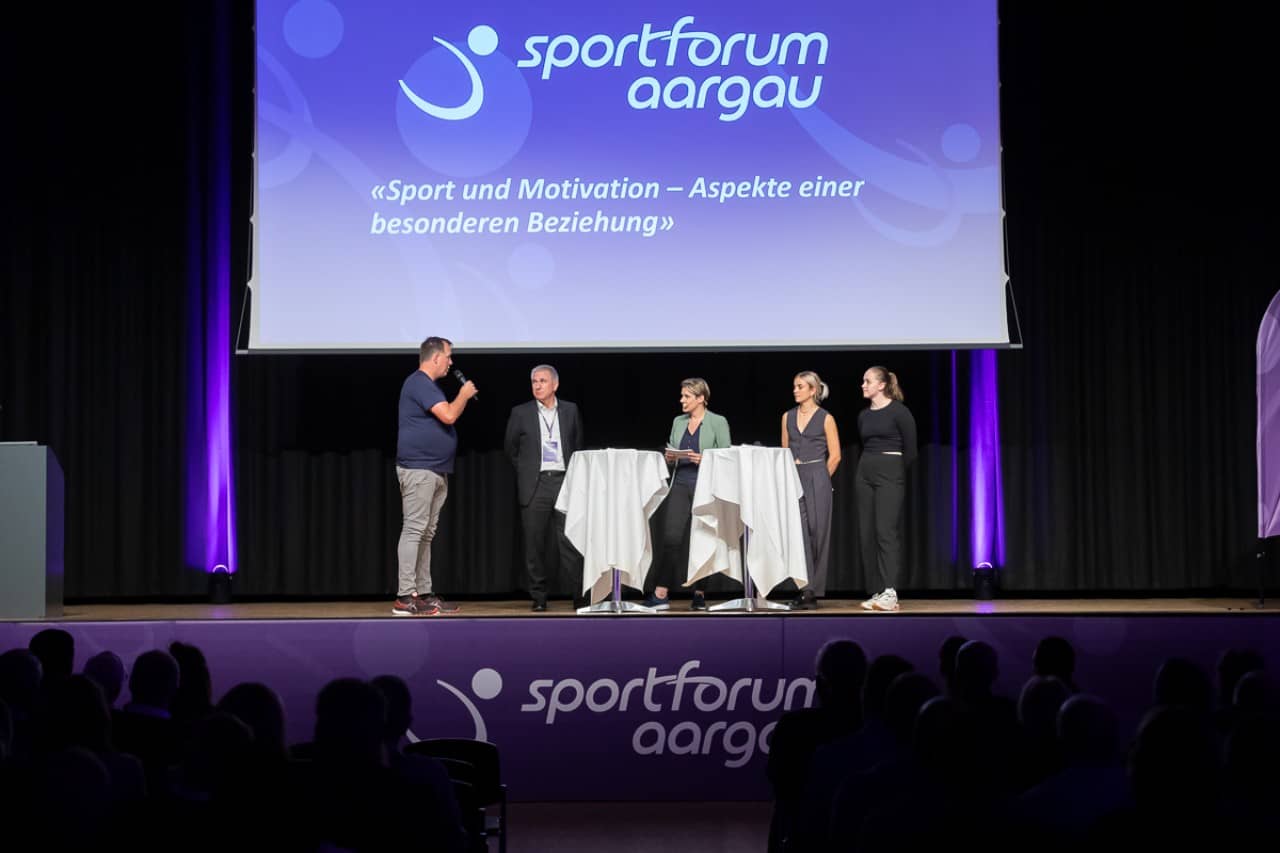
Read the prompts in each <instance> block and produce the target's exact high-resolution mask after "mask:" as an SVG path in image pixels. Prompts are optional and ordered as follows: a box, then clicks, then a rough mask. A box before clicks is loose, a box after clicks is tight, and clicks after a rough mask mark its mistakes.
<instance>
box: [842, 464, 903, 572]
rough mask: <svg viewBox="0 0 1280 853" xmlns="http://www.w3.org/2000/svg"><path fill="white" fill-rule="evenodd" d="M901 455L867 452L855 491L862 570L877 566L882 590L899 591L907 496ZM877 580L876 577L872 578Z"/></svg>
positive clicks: (859, 467)
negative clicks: (904, 507) (903, 514)
mask: <svg viewBox="0 0 1280 853" xmlns="http://www.w3.org/2000/svg"><path fill="white" fill-rule="evenodd" d="M904 470H905V466H904V465H903V462H902V457H901V456H895V455H893V454H891V453H864V454H862V457H861V458H860V459H858V472H857V476H856V477H855V479H854V489H855V494H856V495H857V502H858V545H859V548H860V549H861V551H862V566H863V570H864V571H865V572H867V574H868V575H871V569H872V567H873V566H874V567H875V568H876V569H877V570H878V572H879V575H880V584H881V587H882V589H897V588H898V576H899V574H900V573H901V571H902V534H901V532H900V528H901V524H902V498H903V495H904V494H905V493H906V487H905V486H906V476H905V473H904ZM873 577H874V576H873Z"/></svg>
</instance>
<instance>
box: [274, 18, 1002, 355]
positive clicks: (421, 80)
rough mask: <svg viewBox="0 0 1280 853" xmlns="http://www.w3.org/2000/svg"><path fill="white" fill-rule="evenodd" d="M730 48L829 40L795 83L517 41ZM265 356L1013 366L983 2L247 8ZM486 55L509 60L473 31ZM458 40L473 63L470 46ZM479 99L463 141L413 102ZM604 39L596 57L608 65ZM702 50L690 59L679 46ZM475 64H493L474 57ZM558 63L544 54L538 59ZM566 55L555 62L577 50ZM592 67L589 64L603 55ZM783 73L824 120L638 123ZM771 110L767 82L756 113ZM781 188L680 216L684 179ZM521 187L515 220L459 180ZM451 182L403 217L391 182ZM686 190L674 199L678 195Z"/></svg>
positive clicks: (991, 40)
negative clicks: (465, 192)
mask: <svg viewBox="0 0 1280 853" xmlns="http://www.w3.org/2000/svg"><path fill="white" fill-rule="evenodd" d="M685 16H692V17H693V20H692V21H691V22H687V23H686V24H685V26H684V27H683V28H682V30H683V32H684V33H686V34H691V33H697V32H709V33H712V34H714V35H715V36H716V37H717V38H718V39H719V40H721V41H724V40H726V39H728V38H729V36H730V35H731V34H733V33H747V34H752V33H754V34H757V42H756V43H757V45H758V48H757V52H763V51H764V50H766V49H767V46H768V44H769V39H770V37H771V36H773V34H775V33H777V34H780V35H781V37H782V38H784V39H785V37H786V36H787V35H788V34H791V33H799V34H811V33H823V34H825V36H826V39H827V51H826V56H825V61H824V62H821V63H819V62H818V61H817V60H818V52H817V48H816V45H811V49H810V51H809V54H808V55H807V57H806V60H807V61H805V62H804V63H797V62H796V59H797V51H796V50H795V49H794V47H795V46H794V45H793V46H792V50H791V51H790V53H789V54H788V60H789V61H788V62H787V63H786V64H782V65H778V64H772V65H770V66H767V67H757V66H754V65H751V64H749V63H747V62H746V61H744V60H743V59H742V54H743V45H742V44H741V43H740V44H739V45H738V46H737V48H736V49H735V52H734V53H733V54H732V58H731V61H730V63H729V64H728V65H727V66H722V65H720V64H719V63H717V64H714V65H711V66H708V67H698V66H696V65H694V64H692V63H691V62H690V61H689V58H688V55H689V51H690V50H691V49H693V50H694V51H695V52H698V51H709V50H710V49H711V42H710V41H706V40H699V39H697V38H696V37H690V38H686V39H685V40H683V41H677V53H676V59H675V62H674V64H673V65H671V66H670V67H668V66H667V65H666V62H665V60H666V57H667V50H668V47H669V45H670V41H664V40H654V41H653V42H652V43H651V46H650V54H651V55H652V56H656V57H659V59H660V60H661V61H659V62H658V64H657V65H656V66H655V67H645V66H643V65H641V64H640V63H639V62H638V61H637V50H636V47H635V45H634V44H633V45H632V46H631V47H630V49H629V52H628V53H627V54H625V57H626V58H625V61H624V62H623V64H622V65H621V66H620V67H615V66H614V65H613V64H608V65H605V66H603V67H598V68H592V67H587V66H586V65H584V64H583V63H582V62H581V61H578V62H575V63H574V64H573V65H571V66H569V67H564V68H555V69H552V70H551V73H550V76H549V79H543V69H542V67H541V66H538V67H528V68H521V67H518V65H517V63H518V62H519V61H520V60H522V59H524V58H525V57H526V56H527V55H528V52H527V50H526V39H528V38H529V37H530V36H535V35H546V36H549V37H550V38H552V39H554V38H555V37H556V36H560V35H571V36H573V37H575V38H576V40H577V42H578V43H579V44H581V43H585V42H587V41H588V39H589V38H590V37H591V36H593V35H596V34H603V35H606V36H608V37H609V38H610V39H611V40H612V42H613V43H615V44H616V43H618V42H619V41H620V40H622V39H623V37H624V36H626V35H627V34H633V33H640V32H641V31H642V28H643V27H644V26H645V25H646V24H649V25H650V26H651V29H652V30H653V31H655V32H658V31H669V30H672V28H673V26H675V25H676V22H677V21H678V20H679V19H681V18H683V17H685ZM257 27H258V29H257V35H258V56H257V63H258V67H257V151H256V182H257V183H256V187H255V211H254V215H255V222H254V225H255V228H254V252H253V257H254V271H253V280H252V287H253V294H254V297H253V318H252V329H251V337H250V347H251V348H255V349H404V348H410V347H414V346H416V345H417V344H418V342H420V341H421V339H422V338H423V337H424V336H426V335H428V334H438V335H444V336H447V337H449V338H452V339H453V340H454V341H455V343H456V344H457V345H458V346H466V347H469V348H490V349H504V348H518V349H535V348H541V347H547V348H556V347H559V348H571V347H602V348H626V347H677V348H685V347H690V348H697V347H727V346H761V345H763V346H831V347H839V346H877V345H879V346H892V345H904V344H910V345H920V344H926V345H927V344H959V345H979V344H1000V343H1007V342H1008V340H1009V338H1008V329H1007V325H1006V318H1005V297H1004V284H1005V269H1004V240H1003V227H1002V222H1001V218H1002V210H1001V191H1000V181H1001V178H1000V137H999V113H998V73H997V52H996V29H997V19H996V0H934V2H925V0H878V2H872V1H871V0H821V2H803V0H800V1H799V2H787V3H776V4H775V3H759V4H754V3H753V4H742V3H740V2H731V0H704V1H703V2H688V0H686V2H662V0H659V2H651V3H645V4H642V5H630V4H619V5H618V6H613V5H612V4H600V3H598V2H588V0H563V2H547V3H538V4H516V3H513V2H505V3H489V2H475V3H467V4H444V3H432V2H425V3H424V2H421V0H415V2H401V0H381V2H378V3H371V4H365V3H355V2H337V0H334V2H326V0H295V1H294V2H291V1H290V0H259V2H258V23H257ZM483 27H489V28H491V29H492V32H493V33H496V36H497V43H496V49H492V50H490V48H493V47H494V46H493V45H492V44H486V43H485V39H484V38H483V37H481V38H479V39H478V40H477V39H475V35H476V34H477V33H478V34H480V35H481V36H483V34H484V32H486V31H484V30H483V29H477V28H483ZM469 37H471V40H470V41H469ZM437 39H441V40H444V41H447V42H448V43H449V44H450V45H452V46H454V48H456V49H457V50H458V51H459V52H461V53H462V54H463V56H464V57H465V58H466V59H467V60H468V61H469V62H470V63H472V64H473V66H474V68H475V71H476V74H477V75H478V77H479V79H480V80H481V81H482V86H483V98H482V102H481V104H480V107H479V109H478V110H477V111H476V112H475V114H474V115H472V116H470V117H468V118H465V119H461V120H449V119H442V118H436V117H433V116H431V115H428V114H427V113H426V112H423V111H422V110H420V109H419V108H418V107H416V106H415V105H414V104H413V102H412V101H411V100H410V98H409V97H408V96H407V95H406V93H405V91H404V90H402V88H401V85H400V82H399V81H401V80H403V81H404V82H405V84H406V86H408V87H409V88H410V89H411V90H412V91H413V92H414V93H415V94H416V95H418V96H419V97H420V98H422V99H424V100H426V101H429V102H431V103H433V104H436V105H440V106H445V107H457V106H459V105H462V104H464V102H466V101H467V100H468V98H469V97H470V96H471V94H472V91H473V90H472V84H471V80H470V78H469V76H468V72H467V69H466V67H465V65H464V63H463V62H462V61H460V59H459V58H458V56H456V55H455V54H454V52H452V51H451V50H449V49H447V48H446V47H445V46H443V45H441V44H440V42H439V41H437ZM604 45H605V43H604V42H603V41H600V42H598V43H597V47H596V48H595V51H596V52H597V53H598V52H599V51H603V50H604ZM691 45H693V47H692V48H691V47H690V46H691ZM477 48H479V49H478V50H477ZM545 49H546V47H545V45H544V46H543V47H542V50H543V51H544V52H545ZM562 49H563V50H567V49H568V48H567V47H565V48H562ZM592 55H597V54H592ZM714 75H719V76H722V77H729V76H731V75H741V76H743V77H745V78H746V79H747V80H748V81H749V82H750V83H751V84H753V85H754V84H755V83H756V82H757V81H759V80H761V79H762V78H764V77H767V76H769V75H778V76H779V77H780V78H781V79H782V80H783V81H784V85H785V82H786V81H787V80H788V79H789V78H791V77H792V76H794V77H795V78H796V82H795V85H796V87H797V93H798V96H799V97H800V98H801V99H803V98H804V97H805V96H807V95H808V94H809V93H810V92H811V90H812V88H813V86H814V81H815V77H816V76H817V75H821V77H822V83H821V89H820V92H819V95H818V97H817V100H816V102H815V103H814V104H813V105H812V106H809V107H804V108H799V107H792V106H783V107H763V106H756V105H750V106H748V107H747V108H746V110H745V111H744V112H743V113H742V115H741V117H740V118H738V119H737V120H734V121H724V120H722V119H721V118H720V116H721V115H722V113H726V112H727V113H730V114H732V113H733V110H731V109H730V110H726V109H725V108H723V107H721V106H720V105H719V104H718V102H717V97H716V94H715V92H716V89H715V88H714V86H712V87H711V88H710V89H709V96H708V98H707V102H706V106H705V107H704V108H702V109H684V108H667V107H665V106H662V107H659V108H658V109H633V108H632V107H631V106H630V105H629V104H628V90H629V88H630V87H631V86H632V84H633V82H634V81H636V80H637V79H638V78H641V77H645V76H651V77H653V78H655V79H656V80H657V81H659V84H660V85H662V84H665V85H671V86H672V96H673V97H674V98H676V99H677V100H678V98H679V96H680V95H682V94H683V92H684V89H683V88H681V86H680V84H671V83H669V82H668V81H672V80H673V79H674V78H678V77H682V76H685V77H688V78H689V79H690V80H692V82H693V85H694V86H701V85H703V81H705V80H706V79H707V78H708V77H711V76H714ZM775 93H776V87H770V88H768V89H767V90H766V91H765V95H766V96H768V95H772V94H775ZM757 175H758V176H762V177H764V178H766V179H767V178H769V177H774V178H777V179H779V180H788V181H791V182H792V184H793V190H792V195H791V197H789V198H785V199H784V198H745V199H733V200H731V201H728V202H725V203H720V202H719V201H716V200H713V199H707V198H692V197H690V194H689V190H690V188H691V187H693V185H694V181H695V180H696V179H697V178H699V177H703V178H705V179H706V180H708V181H741V180H746V181H750V180H752V179H753V178H755V177H756V176H757ZM819 176H821V177H822V178H824V179H828V180H830V179H838V180H856V181H862V182H864V183H863V184H862V186H861V189H860V190H859V192H858V195H857V197H855V198H800V197H798V196H797V194H796V191H795V190H796V188H797V187H798V186H799V184H800V182H802V181H805V180H812V179H815V178H817V177H819ZM624 177H625V178H628V179H630V180H631V181H633V182H647V181H656V182H658V184H659V185H660V187H661V188H662V190H661V192H660V193H659V196H658V197H657V198H639V199H556V200H547V199H540V200H539V199H520V198H517V197H516V196H517V192H516V189H518V187H519V184H520V182H521V180H522V179H528V180H530V181H532V180H536V179H538V178H543V179H546V181H547V182H549V183H551V182H559V181H563V180H566V179H572V178H580V179H582V180H583V181H606V182H607V181H610V180H614V179H621V178H624ZM507 179H511V181H512V184H513V189H512V193H511V197H510V198H508V199H505V200H497V199H487V200H464V199H463V198H462V197H461V190H462V187H463V186H464V185H466V184H475V183H479V184H492V183H500V182H503V181H506V180H507ZM397 180H398V181H401V182H404V183H411V184H415V185H417V184H442V183H445V182H447V181H450V180H452V181H453V182H454V183H455V190H454V198H453V199H452V200H447V199H436V200H415V201H412V202H410V203H407V204H401V203H400V201H398V200H392V198H391V193H390V191H389V187H390V186H391V182H392V181H397ZM669 187H680V188H683V190H684V191H682V192H677V191H669V190H668V189H667V188H669ZM596 210H601V211H603V212H604V213H605V214H606V215H610V216H620V217H625V216H631V215H638V216H656V217H660V218H666V219H660V220H658V221H665V222H669V223H670V227H669V229H668V230H658V231H656V233H653V234H652V236H645V234H644V233H642V232H636V231H631V232H621V233H608V232H606V233H545V232H542V233H530V230H529V228H528V224H529V217H530V215H531V214H533V213H538V214H543V215H550V216H568V215H571V214H574V213H575V212H577V213H579V214H583V215H586V216H592V215H594V213H595V211H596ZM458 213H462V214H463V215H465V216H475V217H480V216H497V217H516V218H517V222H518V223H519V227H518V229H517V230H516V231H515V232H514V233H498V234H456V233H455V234H449V233H429V234H389V233H371V231H373V230H376V229H375V228H374V223H375V222H376V221H378V220H379V218H381V220H382V221H384V222H385V221H386V220H387V219H388V218H391V217H411V218H423V220H424V221H426V220H429V219H430V218H432V217H451V216H454V215H455V214H458Z"/></svg>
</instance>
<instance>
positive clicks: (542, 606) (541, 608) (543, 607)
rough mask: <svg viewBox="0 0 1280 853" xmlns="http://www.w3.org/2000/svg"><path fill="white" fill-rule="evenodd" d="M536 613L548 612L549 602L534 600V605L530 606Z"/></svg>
mask: <svg viewBox="0 0 1280 853" xmlns="http://www.w3.org/2000/svg"><path fill="white" fill-rule="evenodd" d="M529 609H530V610H532V611H533V612H534V613H546V612H547V603H546V602H545V601H534V602H533V606H532V607H530V608H529Z"/></svg>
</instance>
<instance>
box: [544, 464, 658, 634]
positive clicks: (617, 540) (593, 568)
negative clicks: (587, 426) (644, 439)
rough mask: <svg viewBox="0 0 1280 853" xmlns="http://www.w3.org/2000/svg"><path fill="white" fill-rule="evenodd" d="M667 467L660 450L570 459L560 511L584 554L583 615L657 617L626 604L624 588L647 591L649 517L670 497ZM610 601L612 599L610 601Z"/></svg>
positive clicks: (650, 555) (570, 536) (650, 557)
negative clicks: (612, 614) (645, 588)
mask: <svg viewBox="0 0 1280 853" xmlns="http://www.w3.org/2000/svg"><path fill="white" fill-rule="evenodd" d="M667 477H668V473H667V464H666V462H665V461H664V460H663V458H662V454H661V453H659V452H657V451H656V450H616V449H609V450H579V451H578V452H577V453H575V454H573V458H571V459H570V460H569V468H568V470H567V471H566V472H565V476H564V485H562V486H561V487H560V497H559V498H557V499H556V510H557V511H558V512H563V513H564V514H565V520H564V534H565V536H566V537H567V538H568V539H569V542H570V544H572V545H573V547H575V548H577V549H578V551H579V552H580V553H581V554H582V592H583V594H584V595H587V596H588V598H589V600H590V601H591V602H592V603H591V605H590V606H588V607H583V608H579V610H578V612H579V613H629V612H643V613H652V612H653V611H652V609H651V608H648V607H645V606H644V605H641V604H636V603H634V602H630V601H623V600H622V585H623V584H624V583H625V584H626V585H627V586H632V587H636V588H639V589H643V588H644V582H645V578H646V577H647V576H648V574H649V567H650V565H652V563H653V542H652V540H651V538H650V535H649V518H650V516H652V515H653V513H654V511H655V510H657V508H658V505H659V504H661V503H662V500H663V498H665V497H666V496H667V491H668V487H667ZM605 599H608V600H605Z"/></svg>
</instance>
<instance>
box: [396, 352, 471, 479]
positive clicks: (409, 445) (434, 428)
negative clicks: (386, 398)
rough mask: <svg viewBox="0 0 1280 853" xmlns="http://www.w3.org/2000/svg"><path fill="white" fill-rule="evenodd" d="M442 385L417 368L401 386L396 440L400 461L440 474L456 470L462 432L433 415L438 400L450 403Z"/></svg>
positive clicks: (403, 464)
mask: <svg viewBox="0 0 1280 853" xmlns="http://www.w3.org/2000/svg"><path fill="white" fill-rule="evenodd" d="M447 402H448V400H447V399H446V398H445V396H444V392H443V391H441V390H440V386H439V385H437V384H436V383H435V382H433V381H432V380H431V377H430V376H427V374H425V373H423V372H422V371H421V370H415V371H414V372H413V373H412V374H410V376H409V378H408V379H406V380H405V381H404V385H402V386H400V431H399V435H398V438H397V440H396V464H397V465H399V466H400V467H401V468H419V469H425V470H427V471H435V472H436V473H437V474H452V473H453V456H454V454H455V453H456V452H457V451H458V434H457V433H456V432H455V431H454V429H453V427H452V426H450V425H449V424H446V423H444V422H443V421H442V420H440V419H439V418H437V417H436V416H435V415H433V414H431V407H432V406H434V405H435V404H436V403H447Z"/></svg>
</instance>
